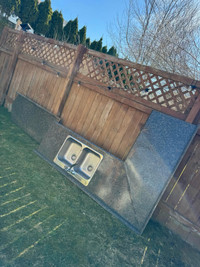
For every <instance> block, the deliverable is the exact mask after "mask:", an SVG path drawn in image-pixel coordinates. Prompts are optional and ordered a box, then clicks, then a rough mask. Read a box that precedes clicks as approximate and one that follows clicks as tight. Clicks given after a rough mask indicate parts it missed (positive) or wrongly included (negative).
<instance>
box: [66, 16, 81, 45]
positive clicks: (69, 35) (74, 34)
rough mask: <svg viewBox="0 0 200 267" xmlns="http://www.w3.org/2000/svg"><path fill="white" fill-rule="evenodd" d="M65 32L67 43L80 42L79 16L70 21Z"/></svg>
mask: <svg viewBox="0 0 200 267" xmlns="http://www.w3.org/2000/svg"><path fill="white" fill-rule="evenodd" d="M63 32H64V39H65V41H66V42H67V43H71V44H76V43H77V42H78V40H77V39H78V18H75V19H74V20H70V21H68V23H67V24H66V25H65V27H64V29H63Z"/></svg>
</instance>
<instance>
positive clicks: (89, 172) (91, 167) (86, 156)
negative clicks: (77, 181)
mask: <svg viewBox="0 0 200 267" xmlns="http://www.w3.org/2000/svg"><path fill="white" fill-rule="evenodd" d="M102 158H103V156H102V155H101V154H99V153H98V152H96V151H94V150H92V149H91V148H89V147H85V148H84V149H83V151H82V153H81V155H80V157H79V159H78V162H77V165H75V166H74V167H73V170H74V172H75V173H76V174H77V175H78V176H81V178H83V179H84V185H88V184H89V182H90V180H91V179H92V177H93V175H94V173H95V172H96V170H97V168H98V166H99V164H100V162H101V160H102ZM81 180H82V179H81Z"/></svg>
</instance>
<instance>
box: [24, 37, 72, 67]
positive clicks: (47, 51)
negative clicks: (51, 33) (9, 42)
mask: <svg viewBox="0 0 200 267" xmlns="http://www.w3.org/2000/svg"><path fill="white" fill-rule="evenodd" d="M21 52H22V53H23V54H26V55H31V56H34V57H36V58H40V59H43V60H45V61H48V62H50V63H53V64H55V65H58V66H61V67H68V66H69V65H71V63H72V62H73V60H74V57H75V49H71V48H68V47H66V46H63V45H61V44H55V43H54V44H51V43H49V42H48V41H46V39H43V40H37V39H35V38H34V36H33V37H32V36H31V35H28V36H26V37H25V39H24V42H23V46H22V51H21Z"/></svg>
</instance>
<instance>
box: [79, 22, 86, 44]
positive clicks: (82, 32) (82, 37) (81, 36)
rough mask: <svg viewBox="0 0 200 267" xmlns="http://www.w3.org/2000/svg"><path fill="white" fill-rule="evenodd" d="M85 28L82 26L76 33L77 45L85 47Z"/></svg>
mask: <svg viewBox="0 0 200 267" xmlns="http://www.w3.org/2000/svg"><path fill="white" fill-rule="evenodd" d="M86 30H87V29H86V27H85V26H83V28H81V29H80V30H79V31H78V43H79V44H83V45H85V44H86Z"/></svg>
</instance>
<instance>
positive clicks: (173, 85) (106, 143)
mask: <svg viewBox="0 0 200 267" xmlns="http://www.w3.org/2000/svg"><path fill="white" fill-rule="evenodd" d="M0 81H1V82H0V102H1V103H4V102H5V106H6V107H7V108H8V109H11V107H12V102H13V101H14V99H15V97H16V93H17V92H20V93H21V94H23V95H25V96H27V97H28V98H30V99H32V100H33V101H35V102H37V103H38V104H40V105H41V106H43V107H44V108H46V109H48V110H49V111H50V112H52V113H53V114H55V115H57V116H60V117H61V121H62V123H63V124H64V125H65V126H67V127H69V128H70V129H72V130H73V131H75V132H77V133H78V134H80V135H82V136H84V137H85V138H87V139H88V140H90V141H92V142H93V143H95V144H97V145H99V146H101V147H102V148H104V149H105V150H107V151H109V152H111V153H113V154H114V155H116V156H118V157H119V158H121V159H125V158H126V156H127V154H128V153H129V151H130V149H131V147H132V145H133V143H134V142H135V140H136V138H137V136H138V134H139V133H140V131H141V128H142V126H143V125H144V123H145V122H146V120H147V118H148V116H149V114H150V113H151V111H152V110H158V111H161V112H164V113H166V114H169V115H171V116H174V117H177V118H179V119H182V120H186V121H188V122H190V123H196V124H197V123H199V122H200V112H199V110H200V81H195V80H192V79H190V78H187V77H183V76H180V75H175V74H171V73H167V72H164V71H160V70H157V69H154V68H151V67H147V66H142V65H139V64H134V63H132V62H129V61H126V60H122V59H118V58H115V57H111V56H109V55H106V54H103V53H99V52H96V51H92V50H88V49H86V48H85V47H83V46H81V45H80V46H78V47H76V46H74V45H70V44H66V43H61V42H58V41H55V40H51V39H47V38H44V37H40V36H37V35H32V34H28V33H24V32H19V31H15V30H11V29H9V28H5V29H4V31H3V34H2V36H1V40H0ZM199 158H200V150H199V136H198V135H197V136H196V137H195V140H194V142H193V144H192V145H191V147H190V148H189V150H188V152H187V154H186V156H185V157H184V159H183V161H182V162H181V164H180V166H179V168H178V170H177V172H176V174H175V175H174V178H173V179H172V181H171V183H170V185H169V186H168V188H167V190H166V192H165V194H164V196H163V198H162V200H161V202H160V204H159V205H158V208H157V209H156V211H155V214H154V217H155V218H156V219H157V220H158V221H160V222H162V223H163V224H165V225H166V226H168V227H169V228H170V229H173V230H174V231H175V232H177V233H179V234H180V235H181V236H182V237H183V238H184V239H185V240H186V241H187V242H190V243H193V244H194V245H195V246H196V247H198V245H197V244H200V242H199V236H198V235H199V234H200V216H199V215H200V213H199V212H200V210H199V207H200V197H199V188H200V176H199V169H200V166H199ZM198 242H199V243H198ZM199 248H200V247H199Z"/></svg>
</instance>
